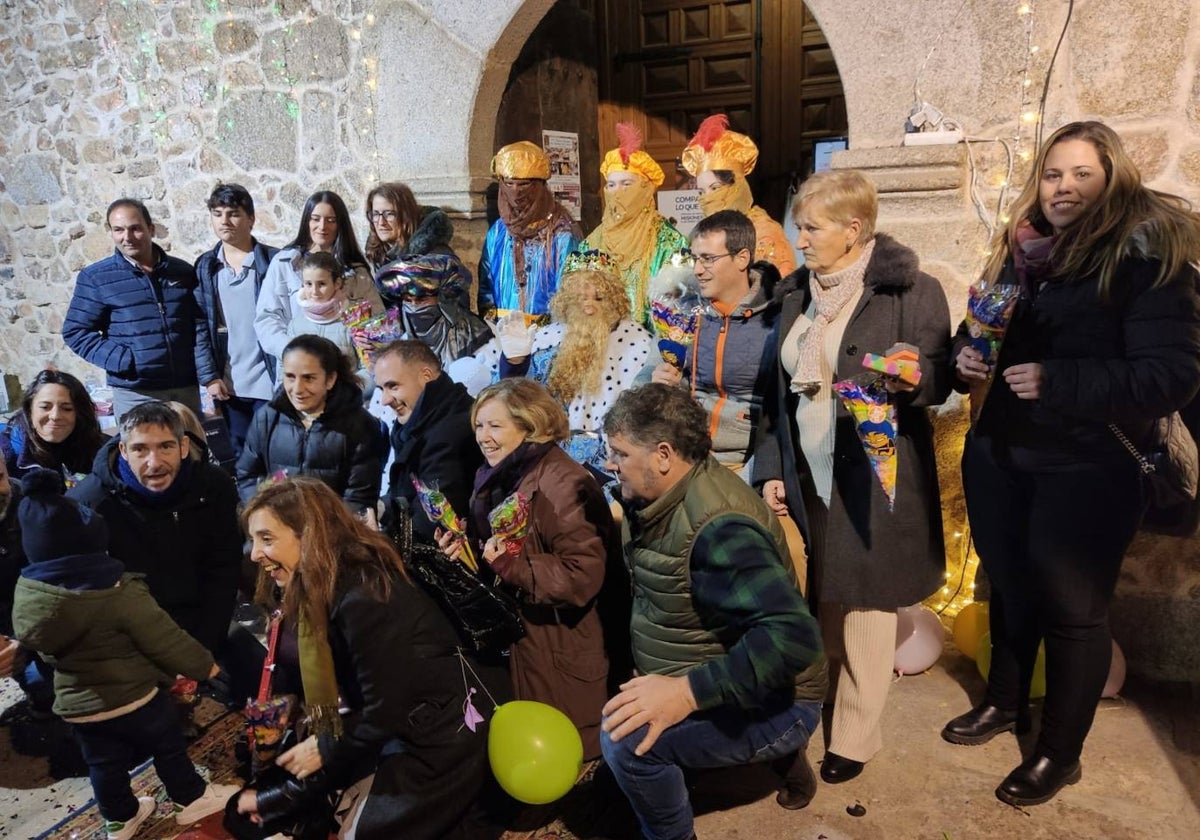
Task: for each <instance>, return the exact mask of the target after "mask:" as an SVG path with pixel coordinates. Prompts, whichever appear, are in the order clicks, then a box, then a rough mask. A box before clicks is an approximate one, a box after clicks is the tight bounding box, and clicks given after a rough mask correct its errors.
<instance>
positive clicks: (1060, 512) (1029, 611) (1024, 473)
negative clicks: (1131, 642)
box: [962, 435, 1143, 763]
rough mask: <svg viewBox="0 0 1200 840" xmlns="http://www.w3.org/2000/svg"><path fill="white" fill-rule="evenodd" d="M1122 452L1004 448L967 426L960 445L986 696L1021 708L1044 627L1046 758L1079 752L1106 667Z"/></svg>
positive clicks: (1128, 509)
mask: <svg viewBox="0 0 1200 840" xmlns="http://www.w3.org/2000/svg"><path fill="white" fill-rule="evenodd" d="M1027 455H1028V453H1027ZM1128 460H1129V463H1128V464H1124V463H1121V462H1120V461H1113V462H1112V463H1100V462H1082V461H1074V460H1071V459H1066V458H1062V459H1051V458H1047V457H1044V456H1041V457H1021V456H1020V455H1019V454H1018V456H1017V457H1013V455H1012V454H1011V453H1007V452H1004V453H1000V452H998V451H997V450H996V449H994V448H993V445H992V441H991V440H989V439H986V438H977V437H976V436H975V435H968V436H967V441H966V447H965V448H964V450H963V461H962V475H963V488H964V490H965V492H966V500H967V514H968V517H969V518H970V523H971V533H972V536H973V538H974V540H975V547H976V550H977V551H978V552H979V558H980V561H981V562H982V564H983V567H984V569H985V570H986V571H987V573H988V577H989V578H990V579H991V582H992V600H991V605H990V615H991V634H992V665H991V672H990V674H989V676H988V690H987V702H989V703H991V704H992V705H995V706H997V707H999V708H1001V709H1010V710H1013V709H1023V708H1024V706H1025V703H1026V702H1027V701H1028V697H1029V684H1030V680H1031V679H1032V676H1033V664H1034V660H1035V658H1036V656H1037V648H1038V642H1039V641H1040V640H1043V639H1044V640H1045V643H1046V700H1045V705H1044V707H1043V711H1042V729H1041V734H1040V736H1039V738H1038V746H1037V751H1038V752H1039V753H1040V754H1042V755H1045V756H1046V757H1048V758H1050V759H1052V760H1054V761H1056V762H1062V763H1070V762H1073V761H1075V760H1076V759H1078V758H1079V754H1080V752H1081V751H1082V749H1083V742H1084V739H1085V738H1087V734H1088V730H1090V729H1091V726H1092V720H1093V718H1094V717H1095V714H1096V705H1097V704H1098V703H1099V701H1100V693H1101V691H1103V689H1104V682H1105V680H1106V679H1107V677H1108V669H1109V665H1110V662H1111V658H1112V636H1111V634H1110V632H1109V626H1108V607H1109V603H1110V602H1111V601H1112V594H1113V590H1114V589H1115V588H1116V584H1117V575H1118V573H1119V572H1120V569H1121V560H1122V558H1123V557H1124V555H1125V550H1126V548H1128V546H1129V543H1130V541H1131V540H1132V539H1133V536H1134V534H1135V533H1136V531H1137V526H1138V523H1139V521H1140V520H1141V515H1142V510H1143V501H1142V490H1141V482H1140V476H1139V474H1138V468H1137V463H1136V462H1135V461H1134V460H1133V458H1129V459H1128Z"/></svg>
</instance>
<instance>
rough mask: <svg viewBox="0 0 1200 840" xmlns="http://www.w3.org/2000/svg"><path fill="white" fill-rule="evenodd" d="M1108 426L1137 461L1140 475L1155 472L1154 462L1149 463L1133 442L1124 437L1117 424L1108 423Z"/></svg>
mask: <svg viewBox="0 0 1200 840" xmlns="http://www.w3.org/2000/svg"><path fill="white" fill-rule="evenodd" d="M1108 428H1109V430H1110V431H1111V432H1112V433H1113V435H1114V436H1115V437H1116V438H1117V440H1119V441H1120V442H1121V444H1122V445H1123V446H1124V447H1125V448H1126V449H1128V450H1129V454H1130V455H1132V456H1133V458H1134V460H1135V461H1137V462H1138V466H1139V467H1140V468H1141V470H1142V475H1153V474H1154V472H1155V468H1154V464H1152V463H1150V459H1148V458H1147V457H1146V456H1145V455H1143V454H1142V453H1141V452H1139V451H1138V448H1137V447H1136V446H1134V445H1133V442H1132V441H1131V440H1130V439H1129V438H1128V437H1126V435H1125V433H1124V432H1122V431H1121V430H1120V429H1119V428H1117V424H1116V423H1109V424H1108Z"/></svg>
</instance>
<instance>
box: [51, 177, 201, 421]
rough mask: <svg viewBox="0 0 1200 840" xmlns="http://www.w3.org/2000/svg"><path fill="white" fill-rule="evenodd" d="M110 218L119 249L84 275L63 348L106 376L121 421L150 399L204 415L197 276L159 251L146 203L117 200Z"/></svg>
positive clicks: (66, 325) (70, 311)
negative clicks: (198, 368)
mask: <svg viewBox="0 0 1200 840" xmlns="http://www.w3.org/2000/svg"><path fill="white" fill-rule="evenodd" d="M106 218H107V222H108V230H109V232H110V233H111V234H112V238H113V244H114V245H115V246H116V249H115V250H114V252H113V255H112V256H111V257H108V258H107V259H103V260H101V261H100V262H97V263H92V264H91V265H89V266H87V267H85V268H84V269H83V271H81V272H79V277H78V279H77V280H76V281H75V293H74V295H73V296H72V297H71V306H70V308H69V309H68V310H67V317H66V320H65V321H64V322H63V341H65V342H66V344H67V346H68V347H70V348H71V350H73V351H74V352H75V353H76V354H77V355H79V356H80V357H82V358H83V359H84V360H85V361H88V362H91V363H92V364H93V365H96V366H97V367H100V368H103V369H104V371H105V373H106V374H107V375H108V384H109V385H110V386H111V387H112V391H113V412H114V414H116V416H117V417H118V418H120V417H121V416H122V415H123V414H124V413H125V412H126V411H128V410H129V409H130V408H132V407H133V406H135V405H137V404H138V403H142V402H147V401H150V400H177V401H179V402H181V403H183V404H184V405H187V406H188V407H190V408H191V409H192V410H193V411H195V412H196V413H197V414H199V413H200V394H199V387H198V385H197V381H196V333H197V330H199V329H201V328H202V326H203V318H202V317H201V314H200V308H199V305H198V304H197V302H196V297H195V289H196V275H195V274H194V273H193V271H192V267H191V265H189V264H188V263H186V262H184V261H183V260H180V259H176V258H175V257H169V256H167V254H166V252H164V251H163V249H162V248H160V247H158V246H157V245H155V244H154V242H153V236H154V223H153V222H152V221H151V220H150V212H149V211H148V210H147V209H146V205H144V204H142V202H140V201H137V200H135V199H132V198H120V199H117V200H116V201H114V202H113V203H112V204H110V205H109V207H108V213H107V216H106Z"/></svg>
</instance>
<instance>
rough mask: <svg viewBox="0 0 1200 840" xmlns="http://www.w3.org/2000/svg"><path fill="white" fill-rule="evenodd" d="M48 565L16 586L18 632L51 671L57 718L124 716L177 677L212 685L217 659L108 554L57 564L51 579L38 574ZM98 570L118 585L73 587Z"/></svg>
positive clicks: (29, 572)
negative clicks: (122, 710) (119, 712)
mask: <svg viewBox="0 0 1200 840" xmlns="http://www.w3.org/2000/svg"><path fill="white" fill-rule="evenodd" d="M45 565H47V564H45V563H34V564H31V565H30V566H28V567H27V568H26V570H25V572H24V573H23V574H22V575H21V578H20V580H19V581H17V589H16V600H15V603H14V606H13V625H14V627H15V629H16V633H17V638H19V639H20V640H21V644H23V645H25V646H26V647H30V648H32V649H33V650H36V651H37V652H38V653H39V654H41V655H42V657H43V658H44V659H45V660H46V662H48V663H49V664H51V665H53V666H54V669H55V670H54V713H55V714H56V715H58V716H60V717H64V718H73V717H84V716H88V715H96V714H101V713H103V712H110V711H112V710H114V709H119V708H121V707H122V706H127V705H129V704H131V703H134V702H136V701H137V700H139V699H141V698H143V697H145V696H146V695H147V694H149V693H150V692H152V691H153V690H154V689H155V687H156V686H157V685H158V684H160V683H162V682H164V681H170V680H171V679H173V678H174V676H175V675H176V674H183V675H184V676H185V677H190V678H191V679H194V680H203V679H207V678H208V674H209V670H210V669H211V668H212V664H213V658H212V655H211V654H210V653H209V652H208V651H207V650H205V649H204V648H203V647H202V646H201V645H200V644H199V643H198V642H197V641H196V640H195V639H193V638H192V637H191V636H189V635H188V634H187V633H185V632H184V631H183V630H181V629H180V628H179V626H178V625H177V624H175V622H173V621H171V618H170V616H168V615H167V614H166V613H165V612H163V610H162V608H161V607H159V606H158V604H157V603H155V600H154V598H153V597H152V596H151V595H150V590H149V589H148V588H147V586H146V582H145V580H144V579H143V577H142V576H141V575H135V574H128V573H125V574H121V573H120V564H119V563H117V562H116V561H114V560H113V559H112V558H111V557H109V556H107V555H104V554H78V555H75V556H73V557H67V558H59V559H58V560H56V561H54V565H55V566H57V569H56V572H57V574H55V575H53V576H50V575H42V574H39V571H40V570H39V567H41V566H45ZM72 566H74V568H75V571H77V572H78V575H75V576H72V575H71V567H72ZM97 567H111V568H112V570H113V576H114V577H118V576H119V582H118V583H117V584H116V585H115V586H114V585H109V586H105V587H104V588H101V589H90V588H76V587H75V584H73V583H72V580H71V578H72V577H76V578H78V579H79V580H81V581H82V580H85V579H94V578H95V577H96V570H97ZM40 578H46V579H40ZM51 581H53V582H51Z"/></svg>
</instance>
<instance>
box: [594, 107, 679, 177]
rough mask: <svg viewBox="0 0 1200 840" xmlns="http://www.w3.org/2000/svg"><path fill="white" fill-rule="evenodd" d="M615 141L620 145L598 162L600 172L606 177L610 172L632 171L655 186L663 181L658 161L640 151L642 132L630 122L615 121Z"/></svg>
mask: <svg viewBox="0 0 1200 840" xmlns="http://www.w3.org/2000/svg"><path fill="white" fill-rule="evenodd" d="M617 141H618V142H619V144H620V145H618V146H617V148H615V149H612V150H611V151H610V152H609V153H608V154H606V155H605V156H604V160H602V161H601V162H600V174H601V175H602V176H603V177H605V178H607V177H608V173H610V172H614V171H615V172H632V173H633V174H635V175H641V176H642V177H643V178H645V179H646V180H647V181H649V182H650V183H651V184H653V185H654V186H655V187H661V186H662V182H663V177H664V176H663V171H662V167H661V166H659V165H658V161H656V160H655V159H654V158H652V157H650V155H648V154H646V153H645V152H643V151H642V133H641V132H640V131H638V128H637V126H635V125H633V124H632V123H617Z"/></svg>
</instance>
